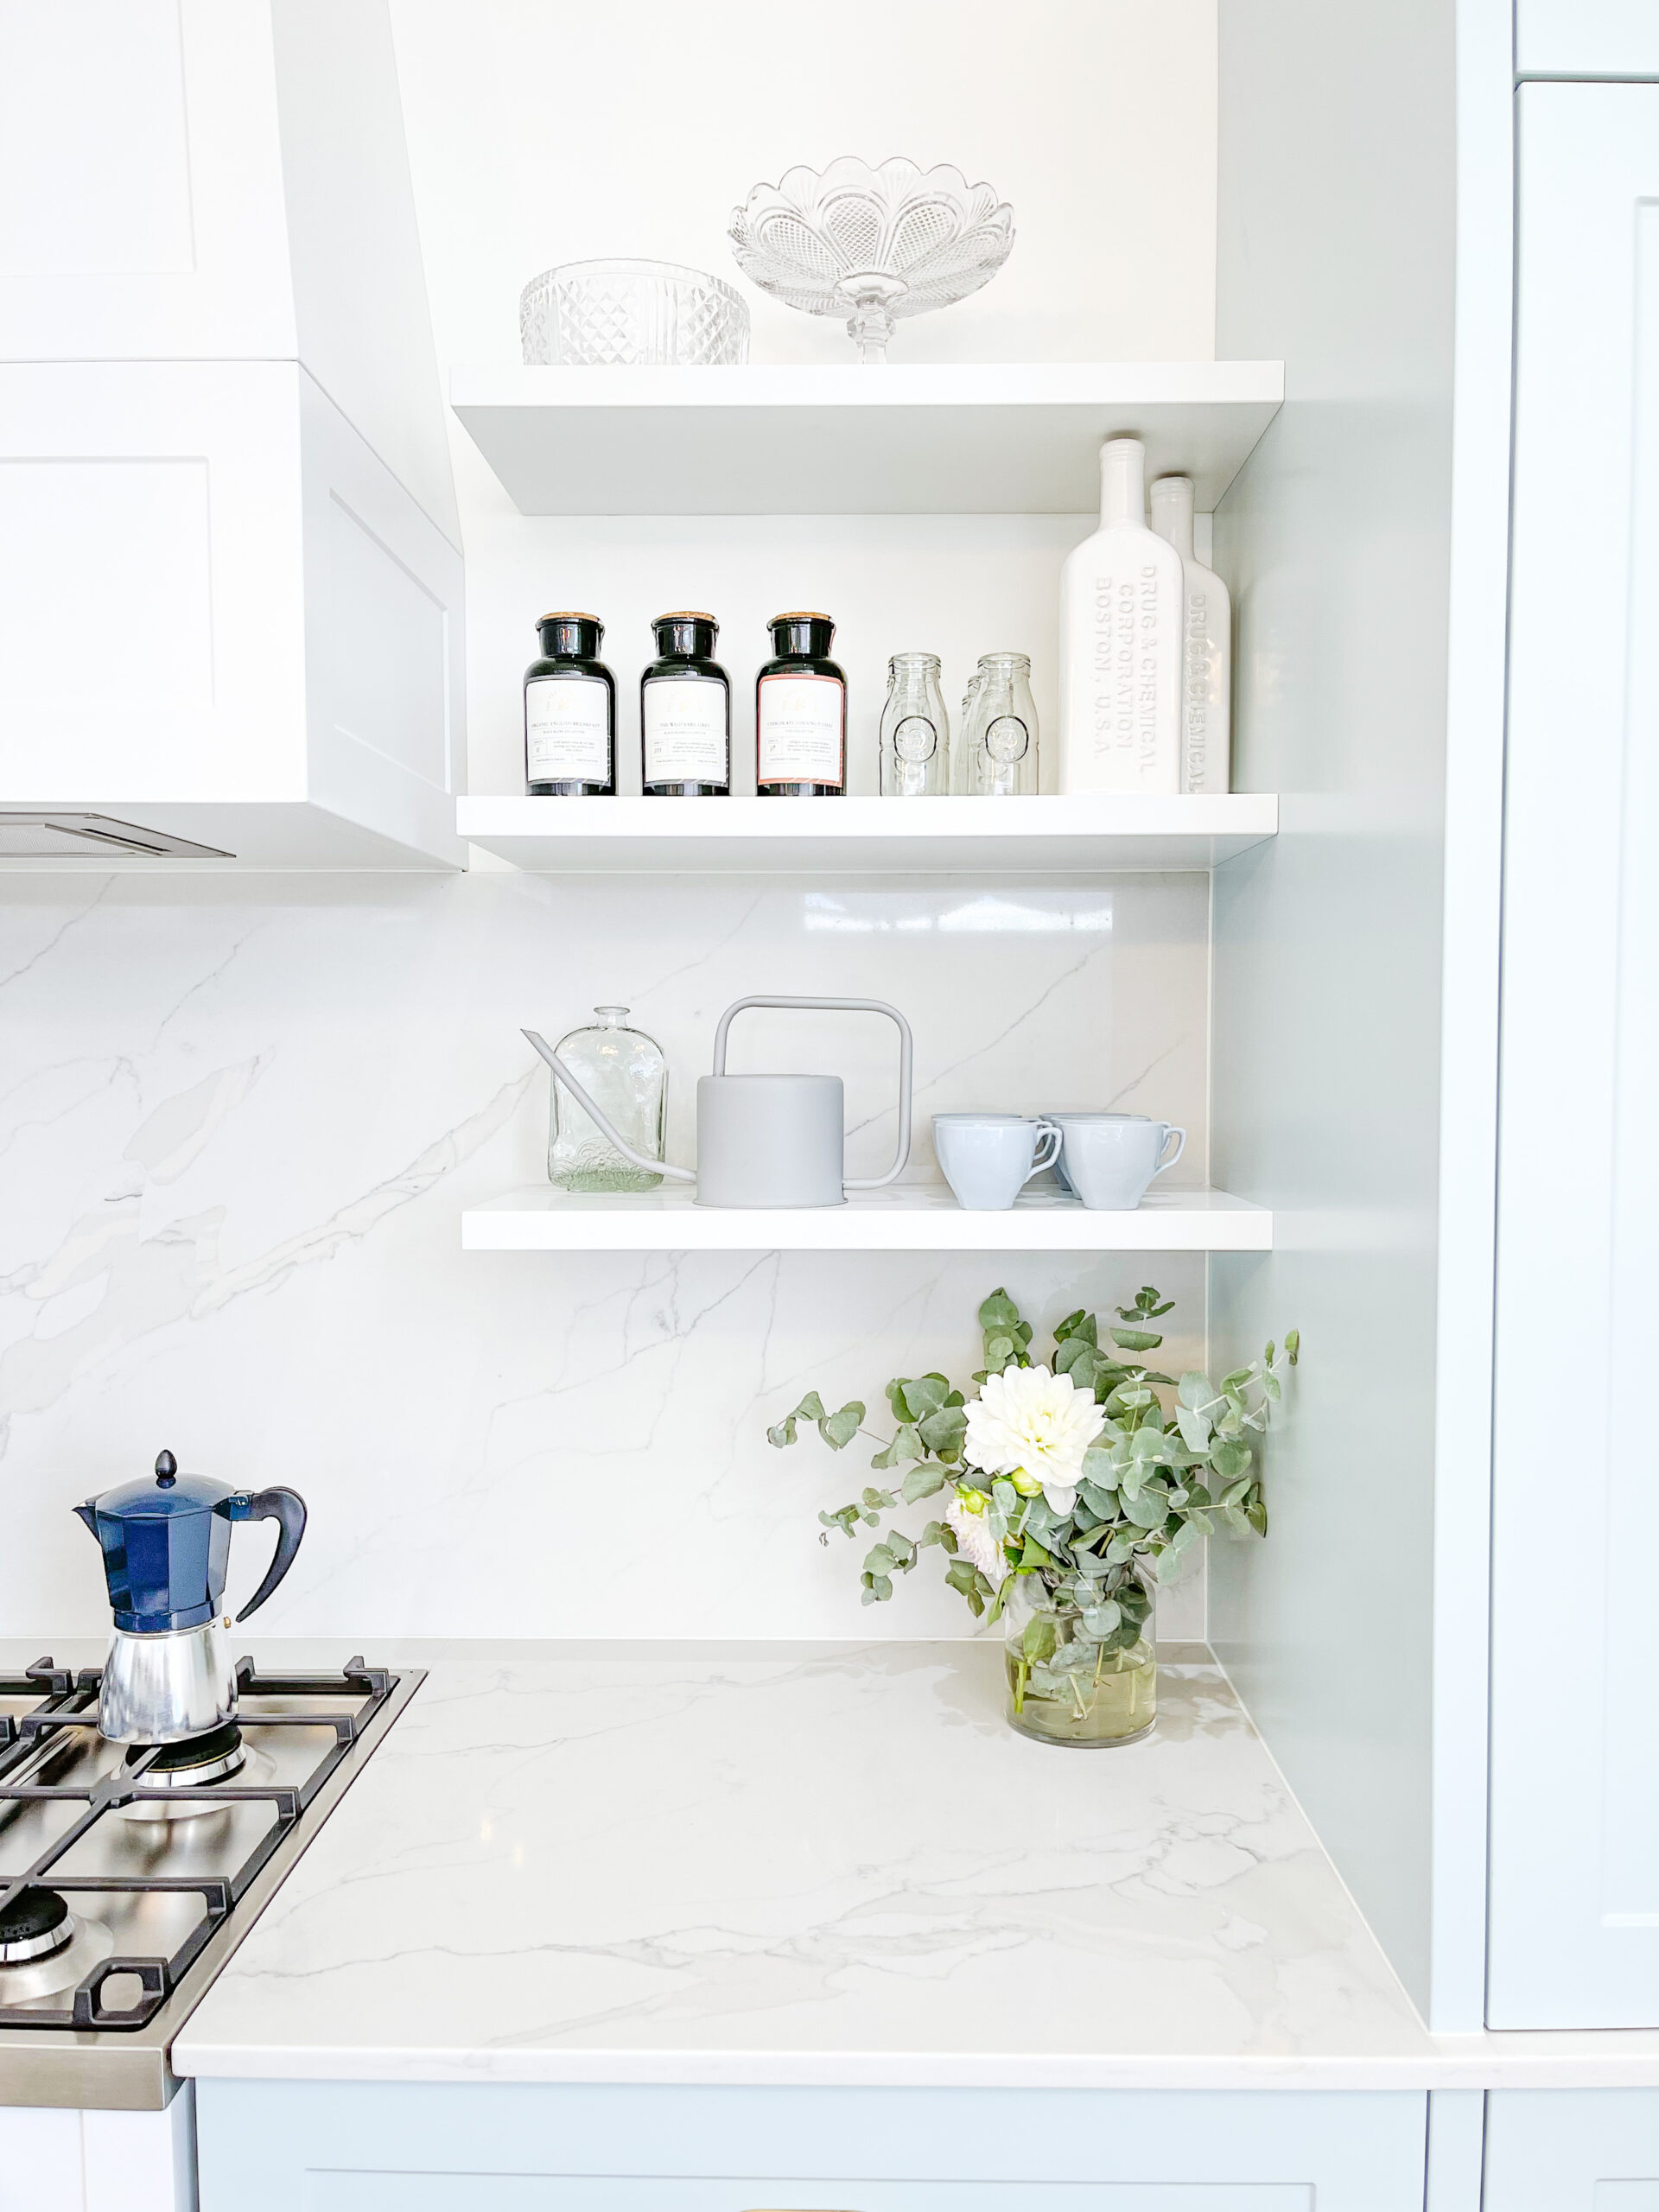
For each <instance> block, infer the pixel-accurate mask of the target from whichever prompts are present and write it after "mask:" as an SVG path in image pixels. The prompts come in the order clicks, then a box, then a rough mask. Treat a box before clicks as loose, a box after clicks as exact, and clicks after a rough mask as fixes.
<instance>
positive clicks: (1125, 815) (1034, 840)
mask: <svg viewBox="0 0 1659 2212" xmlns="http://www.w3.org/2000/svg"><path fill="white" fill-rule="evenodd" d="M869 373H871V374H874V372H873V371H872V372H869ZM455 811H456V823H455V826H456V828H457V829H458V830H459V831H460V833H461V836H463V837H465V838H466V839H467V841H468V842H469V843H472V844H474V845H480V846H482V847H483V849H484V850H485V851H486V852H487V853H493V854H495V855H496V856H497V858H498V859H500V860H506V861H512V863H513V864H514V866H515V867H517V868H524V869H526V870H528V871H530V872H531V873H532V874H583V875H635V874H645V875H658V874H673V875H705V874H749V875H810V874H817V875H975V876H984V875H999V874H1000V875H1020V876H1031V875H1072V874H1089V875H1098V874H1108V873H1110V874H1128V873H1134V874H1147V873H1150V872H1152V871H1154V870H1176V869H1179V870H1188V871H1192V870H1198V871H1208V870H1209V869H1211V868H1215V867H1217V865H1218V864H1219V863H1220V862H1221V861H1228V860H1231V859H1233V858H1234V856H1235V855H1237V854H1239V853H1242V852H1244V851H1246V850H1247V849H1249V847H1250V846H1251V845H1259V844H1261V843H1262V842H1263V840H1264V839H1266V838H1268V837H1271V836H1274V835H1275V834H1276V833H1277V830H1278V827H1279V801H1278V799H1277V798H1275V797H1274V794H1273V793H1272V792H1270V791H1269V792H1252V791H1239V792H1234V793H1232V794H1230V795H1229V796H1227V797H1224V798H1198V797H1196V796H1187V797H1183V798H1140V797H1136V796H1133V795H1127V796H1116V795H1112V796H1106V795H1099V794H1087V795H1078V796H1076V797H1071V798H906V799H894V798H791V799H781V798H463V799H460V800H458V801H457V802H456V809H455Z"/></svg>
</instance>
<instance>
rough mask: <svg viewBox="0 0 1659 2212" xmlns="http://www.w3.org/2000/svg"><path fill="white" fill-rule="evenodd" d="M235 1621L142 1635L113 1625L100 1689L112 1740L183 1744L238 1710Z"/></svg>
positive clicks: (101, 1726)
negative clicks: (232, 1636)
mask: <svg viewBox="0 0 1659 2212" xmlns="http://www.w3.org/2000/svg"><path fill="white" fill-rule="evenodd" d="M229 1627H230V1623H229V1621H228V1620H213V1621H204V1622H203V1623H202V1624H201V1626H200V1628H176V1629H170V1630H162V1632H161V1633H159V1634H157V1633H155V1632H152V1633H150V1634H149V1635H143V1636H140V1635H135V1634H134V1633H133V1632H132V1631H131V1630H129V1629H124V1628H118V1629H114V1630H111V1634H110V1650H109V1656H108V1657H107V1658H106V1659H105V1662H104V1679H103V1681H102V1683H101V1684H100V1685H99V1693H98V1732H99V1735H100V1736H105V1737H107V1738H108V1739H109V1741H110V1742H111V1743H112V1744H177V1743H181V1742H182V1741H183V1739H184V1738H186V1737H187V1736H204V1735H206V1734H207V1731H208V1730H209V1729H210V1728H219V1727H222V1726H224V1724H225V1723H226V1721H227V1720H229V1719H232V1718H233V1717H234V1715H235V1713H236V1662H235V1659H234V1658H233V1657H232V1652H231V1639H230V1637H229V1635H228V1633H227V1630H229Z"/></svg>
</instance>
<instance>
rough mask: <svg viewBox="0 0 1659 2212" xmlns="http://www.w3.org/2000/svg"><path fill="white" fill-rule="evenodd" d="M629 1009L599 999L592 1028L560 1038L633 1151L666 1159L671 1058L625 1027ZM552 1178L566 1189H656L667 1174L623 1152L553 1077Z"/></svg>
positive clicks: (565, 1056) (562, 1050) (563, 1051)
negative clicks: (602, 1003) (665, 1126)
mask: <svg viewBox="0 0 1659 2212" xmlns="http://www.w3.org/2000/svg"><path fill="white" fill-rule="evenodd" d="M627 1013H628V1009H627V1008H626V1007H625V1006H596V1007H594V1020H593V1023H592V1026H591V1027H588V1028H584V1029H573V1030H572V1031H571V1032H570V1034H569V1036H568V1037H561V1038H560V1039H559V1042H558V1046H557V1050H558V1055H559V1058H561V1059H562V1060H564V1061H566V1062H568V1063H569V1068H570V1071H571V1073H572V1074H573V1075H574V1076H575V1078H576V1080H577V1081H578V1082H579V1083H580V1084H582V1088H583V1090H586V1091H588V1093H589V1095H590V1096H592V1098H593V1100H594V1104H595V1105H597V1106H601V1107H602V1108H603V1109H604V1110H605V1112H606V1113H607V1114H608V1115H609V1116H610V1118H611V1120H612V1121H613V1122H615V1124H616V1126H617V1128H618V1129H619V1130H620V1132H621V1134H622V1135H624V1136H625V1137H626V1139H627V1141H628V1142H629V1143H630V1144H631V1145H632V1147H633V1148H634V1150H635V1151H636V1152H643V1153H644V1154H645V1155H646V1156H647V1158H649V1159H652V1160H660V1159H661V1158H662V1156H663V1124H664V1116H665V1115H666V1112H667V1109H668V1063H667V1061H666V1060H664V1058H663V1049H662V1046H660V1045H658V1043H657V1041H656V1039H654V1038H651V1037H647V1036H646V1035H645V1032H644V1031H643V1030H641V1029H630V1028H628V1027H627V1026H626V1023H627ZM547 1179H548V1181H549V1182H550V1183H552V1184H555V1185H557V1187H558V1188H559V1189H560V1190H562V1191H654V1190H656V1189H657V1188H658V1185H659V1184H660V1183H661V1182H662V1177H661V1176H660V1175H653V1174H652V1173H651V1172H650V1170H649V1169H648V1168H644V1167H636V1166H634V1164H633V1162H632V1160H627V1159H625V1158H624V1156H623V1155H622V1154H621V1153H620V1152H619V1151H618V1150H617V1148H616V1147H615V1146H614V1145H613V1143H612V1142H611V1141H610V1139H609V1137H607V1135H606V1134H605V1132H604V1131H603V1130H602V1129H601V1128H600V1127H599V1125H598V1123H597V1122H595V1121H594V1119H593V1116H591V1115H590V1114H589V1113H588V1111H587V1109H586V1108H585V1107H583V1106H582V1105H580V1104H578V1103H577V1101H576V1100H575V1098H573V1097H572V1096H571V1095H570V1093H569V1091H568V1090H566V1089H565V1087H564V1085H563V1084H562V1083H561V1082H560V1081H559V1079H558V1077H556V1076H555V1077H554V1078H553V1105H552V1121H551V1127H550V1131H549V1135H548V1146H547Z"/></svg>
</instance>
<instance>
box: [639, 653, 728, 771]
mask: <svg viewBox="0 0 1659 2212" xmlns="http://www.w3.org/2000/svg"><path fill="white" fill-rule="evenodd" d="M641 718H642V720H643V721H644V724H645V781H646V782H647V783H648V784H724V783H726V782H727V781H728V779H729V775H730V770H729V768H728V763H727V759H726V686H725V685H724V684H723V683H716V682H715V680H714V678H713V677H697V676H659V677H655V678H653V679H652V682H651V683H647V684H646V686H645V702H644V707H643V710H642V717H641Z"/></svg>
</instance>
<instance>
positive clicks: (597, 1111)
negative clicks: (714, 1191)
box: [520, 1029, 696, 1183]
mask: <svg viewBox="0 0 1659 2212" xmlns="http://www.w3.org/2000/svg"><path fill="white" fill-rule="evenodd" d="M520 1035H521V1036H524V1037H527V1038H528V1039H530V1041H531V1044H532V1045H533V1046H535V1047H536V1050H537V1052H539V1053H540V1054H541V1056H542V1058H543V1059H544V1060H545V1061H546V1062H547V1065H549V1067H550V1068H551V1069H552V1071H553V1072H554V1074H555V1076H556V1077H557V1078H558V1080H559V1081H560V1082H561V1083H562V1084H563V1085H564V1087H565V1089H566V1090H568V1091H569V1093H570V1095H571V1096H572V1097H573V1098H574V1099H575V1102H576V1103H577V1105H578V1106H580V1107H582V1109H583V1110H584V1111H585V1112H586V1113H588V1115H590V1116H592V1118H593V1119H594V1121H595V1122H598V1124H599V1126H600V1128H601V1129H603V1130H604V1132H605V1134H606V1135H607V1137H609V1139H610V1141H611V1142H612V1143H613V1145H614V1146H615V1147H616V1148H617V1150H618V1151H619V1152H620V1154H621V1155H622V1157H623V1158H624V1160H632V1162H633V1164H634V1166H636V1167H648V1168H649V1169H650V1170H651V1172H652V1174H653V1175H668V1176H671V1177H672V1178H673V1179H674V1181H675V1182H677V1183H695V1182H696V1175H694V1174H693V1173H692V1172H691V1170H690V1168H689V1167H671V1166H669V1164H668V1162H667V1161H666V1160H647V1159H646V1157H645V1154H644V1153H643V1152H636V1151H635V1150H634V1148H633V1147H632V1145H631V1144H630V1143H629V1142H628V1141H627V1139H626V1137H625V1136H624V1135H622V1133H621V1131H620V1129H618V1128H616V1127H615V1126H614V1125H613V1122H612V1121H611V1117H610V1116H609V1115H608V1114H607V1113H606V1111H605V1109H603V1107H601V1106H596V1105H594V1102H593V1100H592V1099H591V1098H590V1097H589V1096H588V1093H587V1092H586V1091H585V1090H583V1089H582V1085H581V1084H579V1083H578V1082H577V1081H576V1078H575V1076H573V1075H572V1074H571V1072H570V1071H569V1068H568V1067H566V1065H564V1062H563V1060H562V1059H561V1058H559V1056H558V1054H557V1053H556V1052H555V1051H554V1049H553V1047H552V1046H550V1044H549V1043H548V1041H547V1039H546V1038H545V1037H543V1036H539V1035H538V1034H537V1032H536V1031H535V1030H533V1029H525V1030H522V1031H520Z"/></svg>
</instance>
